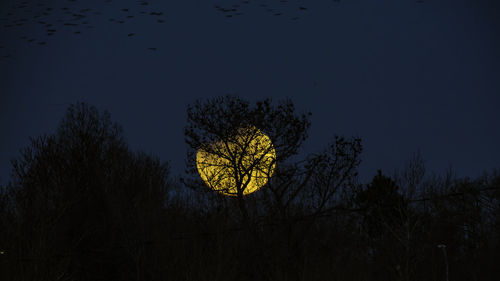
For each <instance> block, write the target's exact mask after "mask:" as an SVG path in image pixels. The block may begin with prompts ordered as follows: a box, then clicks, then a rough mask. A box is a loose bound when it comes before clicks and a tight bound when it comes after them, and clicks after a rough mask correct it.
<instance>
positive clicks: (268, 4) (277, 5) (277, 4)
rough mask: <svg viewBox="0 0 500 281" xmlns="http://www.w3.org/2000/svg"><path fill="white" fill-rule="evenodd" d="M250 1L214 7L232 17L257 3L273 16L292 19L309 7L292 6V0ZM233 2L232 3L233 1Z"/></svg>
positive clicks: (221, 4)
mask: <svg viewBox="0 0 500 281" xmlns="http://www.w3.org/2000/svg"><path fill="white" fill-rule="evenodd" d="M254 1H255V0H253V1H250V0H243V1H241V2H239V3H236V4H235V3H234V1H230V2H228V3H226V4H223V3H218V4H215V5H214V7H215V9H216V10H217V11H219V12H221V13H222V14H223V15H224V16H225V17H227V18H232V17H236V16H241V15H245V10H246V9H250V8H254V6H255V4H256V6H257V7H258V8H260V9H261V10H263V11H265V12H267V13H269V14H271V15H273V16H284V17H286V16H287V15H288V17H289V18H290V19H291V20H298V19H300V16H301V14H302V13H304V12H305V11H306V10H307V8H306V7H304V6H303V5H301V4H300V3H296V5H292V6H293V7H290V6H291V0H275V1H265V2H263V1H260V2H258V3H257V1H255V2H254ZM332 1H333V2H334V3H338V2H340V0H332ZM231 2H232V3H231Z"/></svg>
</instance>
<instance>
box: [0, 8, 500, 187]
mask: <svg viewBox="0 0 500 281" xmlns="http://www.w3.org/2000/svg"><path fill="white" fill-rule="evenodd" d="M424 1H425V2H424V3H417V2H416V1H414V0H393V1H388V0H341V1H340V2H332V1H326V0H325V1H323V0H322V1H319V0H315V1H307V2H306V1H292V0H290V1H288V2H286V3H282V2H280V1H278V0H274V1H264V0H260V1H252V0H250V3H249V4H245V3H241V1H230V0H224V1H218V2H217V1H202V0H183V1H149V2H148V5H140V3H137V1H135V0H133V1H128V0H127V1H113V2H106V1H97V0H92V1H85V2H82V3H80V2H79V0H77V1H76V2H71V1H69V2H68V1H45V2H43V1H40V2H43V3H45V4H46V6H41V7H36V8H32V11H31V12H29V11H26V8H23V10H22V9H15V10H12V11H11V9H10V8H9V7H11V6H12V5H19V4H16V3H21V2H22V1H12V0H11V1H4V2H2V4H0V5H1V6H0V17H2V18H3V19H1V22H0V24H1V25H0V35H1V36H0V46H2V48H0V57H1V58H0V77H1V78H0V94H1V97H0V104H1V108H0V126H1V128H2V132H3V133H2V138H1V141H0V183H5V182H6V181H7V180H8V174H9V171H10V163H9V159H11V158H14V157H17V156H18V155H19V153H18V150H19V149H20V148H22V147H24V146H26V145H27V144H28V143H29V141H28V137H30V136H38V135H40V134H43V133H50V132H53V131H54V129H55V128H56V127H57V125H58V122H59V120H60V119H61V118H62V117H63V114H64V112H65V109H66V106H65V105H64V104H65V103H73V102H75V101H77V100H79V101H85V102H88V103H90V104H92V105H95V106H97V107H98V108H99V109H107V110H109V111H110V112H111V114H112V118H113V119H114V120H115V121H117V122H119V123H120V124H121V125H122V126H123V128H124V130H125V135H126V137H127V140H128V142H129V143H130V145H131V147H132V148H133V149H141V150H144V151H146V152H148V153H152V154H155V155H158V156H159V157H160V158H161V159H162V160H167V161H169V162H170V163H171V166H172V169H173V172H174V174H177V173H180V172H182V171H183V169H184V168H183V166H184V159H185V151H186V145H185V144H184V136H183V128H184V125H185V120H186V114H185V108H186V105H187V104H188V103H190V102H193V101H194V100H196V99H197V98H204V97H212V96H218V95H226V94H237V95H240V96H241V97H243V98H247V99H250V100H256V99H260V98H265V97H271V98H273V99H275V100H279V99H282V98H285V97H289V98H291V99H292V100H293V101H294V102H295V103H296V105H297V108H298V110H299V111H311V112H312V113H313V115H312V127H311V130H310V138H309V139H308V141H307V143H306V144H305V146H304V150H303V151H304V152H314V151H319V150H321V149H322V148H323V147H324V146H325V145H326V144H327V143H328V142H329V141H330V140H332V139H333V136H334V135H335V134H340V135H345V136H350V135H357V136H360V137H362V139H363V144H364V152H363V154H362V160H363V162H362V165H361V168H360V172H361V178H362V179H363V180H365V181H366V180H367V179H369V178H371V177H372V176H373V175H374V174H375V172H376V170H377V169H378V168H382V169H383V170H384V171H387V172H388V173H392V171H393V170H394V169H396V168H400V167H401V166H402V165H403V164H404V162H405V161H406V160H407V159H409V158H410V157H411V155H412V153H413V152H415V151H417V150H420V151H421V152H422V154H423V157H424V159H425V160H426V164H427V168H428V170H429V171H435V172H438V173H441V172H443V171H444V170H446V169H447V168H448V167H449V166H450V165H451V166H452V167H453V168H454V169H455V171H456V172H457V174H458V175H470V176H476V175H478V174H480V173H481V172H482V171H483V170H485V169H491V168H500V160H499V159H500V149H499V148H498V145H499V144H500V130H499V128H500V126H499V121H500V110H499V108H500V51H499V50H500V36H499V35H500V9H499V6H500V5H499V4H497V3H496V1H493V0H491V1H489V0H469V1H464V0H424ZM28 2H29V3H28V4H29V5H32V4H33V3H38V2H33V1H28ZM216 3H219V4H220V5H222V6H223V7H230V6H231V5H233V4H238V5H240V7H238V8H237V10H238V11H237V12H242V13H243V15H234V16H233V17H230V18H229V17H226V16H225V15H227V14H228V13H223V12H220V11H218V10H216V9H215V8H214V4H216ZM262 3H266V4H267V5H268V7H261V6H260V4H262ZM32 6H33V5H32ZM47 7H49V9H51V10H49V12H48V13H47V15H45V16H44V17H45V18H44V19H43V20H41V18H37V19H36V21H35V20H33V19H29V21H26V22H23V25H19V26H16V25H15V23H14V26H13V27H6V25H8V24H9V23H8V22H12V21H13V20H15V19H20V18H23V17H24V18H28V17H30V16H31V18H32V16H33V15H35V14H36V13H38V12H40V11H43V9H46V8H47ZM64 7H68V9H70V10H72V11H80V10H81V9H85V8H90V9H91V10H90V11H83V12H81V14H85V13H86V14H85V16H86V18H84V19H83V18H82V19H78V20H79V25H78V26H64V24H63V23H64V22H67V21H68V20H69V18H68V17H69V15H64V16H67V17H66V18H65V19H64V21H61V22H57V20H58V19H63V14H62V12H61V11H63V10H61V8H64ZM299 7H306V8H307V9H306V10H301V9H299ZM123 8H127V9H129V10H128V11H123V10H122V9H123ZM267 9H273V10H272V11H271V12H269V11H267ZM21 10H22V11H21ZM37 11H38V12H37ZM96 11H98V12H99V13H100V14H95V12H96ZM141 11H143V12H144V14H141V13H140V12H141ZM8 12H11V13H12V15H7V13H8ZM151 12H155V13H156V12H162V13H163V14H162V15H150V13H151ZM77 13H78V12H77ZM235 13H236V12H233V14H235ZM276 13H281V14H280V15H274V14H276ZM130 15H133V16H134V17H133V18H132V17H130V18H127V16H130ZM294 17H299V19H296V20H292V18H294ZM42 18H43V17H42ZM110 19H113V21H110ZM158 19H160V20H162V21H164V22H162V23H159V22H158ZM120 20H123V21H124V23H118V22H117V21H120ZM37 21H43V22H44V23H47V22H50V23H52V26H48V27H46V26H43V25H42V23H37ZM83 21H88V23H86V24H83V23H82V22H83ZM17 23H19V21H18V22H17ZM50 23H49V24H50ZM87 26H92V28H90V27H87ZM47 29H56V30H57V31H56V32H54V34H52V35H50V36H48V35H47V34H46V33H47ZM76 31H79V32H80V33H79V34H75V33H74V32H76ZM130 33H134V35H133V36H128V35H129V34H130ZM24 36H26V37H24ZM30 39H34V40H33V42H28V40H30ZM40 42H45V44H44V45H39V43H40ZM148 48H156V50H149V49H148ZM5 56H7V57H5Z"/></svg>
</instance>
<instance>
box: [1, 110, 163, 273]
mask: <svg viewBox="0 0 500 281" xmlns="http://www.w3.org/2000/svg"><path fill="white" fill-rule="evenodd" d="M167 175H168V167H167V166H166V164H162V163H160V161H159V160H157V159H153V158H152V157H151V156H147V155H145V154H141V153H139V154H135V153H132V152H130V151H129V149H128V147H127V145H126V144H125V142H124V138H123V135H122V130H121V128H120V127H119V126H118V125H117V124H116V123H113V122H111V120H110V115H109V113H107V112H104V113H100V112H99V111H98V110H97V109H96V108H95V107H91V106H88V105H86V104H84V103H77V104H75V105H71V106H70V107H69V108H68V110H67V113H66V116H65V118H64V119H63V120H62V122H61V123H60V125H59V127H58V129H57V133H56V134H53V135H45V136H42V137H39V138H35V139H32V140H31V145H30V146H29V147H27V148H25V149H24V150H23V151H22V155H21V157H20V158H19V159H17V160H14V161H13V172H12V181H11V183H10V185H9V186H8V188H9V192H10V194H9V196H10V199H11V200H12V203H13V204H14V207H13V214H12V216H13V221H14V224H13V225H11V226H10V229H11V230H12V231H13V232H14V233H13V234H15V236H16V239H15V240H14V241H12V243H11V244H9V245H7V246H8V247H7V249H6V250H7V251H8V253H9V255H8V258H9V262H11V264H12V265H15V267H13V268H11V270H13V271H16V272H17V273H18V274H17V275H16V274H13V276H17V277H18V278H20V279H21V280H26V279H33V280H34V279H36V280H58V279H59V280H66V279H77V280H128V279H129V278H130V276H135V277H136V279H137V280H142V279H143V278H146V277H147V276H148V274H149V273H148V270H151V269H148V268H145V267H144V260H145V259H148V258H149V257H148V256H147V255H145V252H147V251H148V249H146V244H145V243H146V242H147V241H150V240H151V239H153V237H156V236H157V235H158V231H157V230H158V229H159V227H158V226H157V225H158V224H159V223H161V216H162V212H163V208H164V199H165V195H166V187H167V184H166V177H167ZM19 257H22V260H23V262H22V263H15V260H14V259H16V258H19Z"/></svg>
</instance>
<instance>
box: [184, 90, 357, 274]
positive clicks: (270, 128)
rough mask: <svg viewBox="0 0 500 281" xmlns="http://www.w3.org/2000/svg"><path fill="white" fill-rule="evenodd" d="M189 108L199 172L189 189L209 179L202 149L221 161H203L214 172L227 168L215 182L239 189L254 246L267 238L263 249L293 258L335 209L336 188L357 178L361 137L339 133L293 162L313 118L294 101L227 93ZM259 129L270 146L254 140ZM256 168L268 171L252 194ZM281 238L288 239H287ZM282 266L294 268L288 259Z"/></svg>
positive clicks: (191, 167) (192, 159)
mask: <svg viewBox="0 0 500 281" xmlns="http://www.w3.org/2000/svg"><path fill="white" fill-rule="evenodd" d="M187 113H188V114H187V116H188V124H187V126H186V129H185V136H186V142H187V144H188V146H189V148H188V152H187V156H188V160H187V161H188V162H187V164H188V171H187V172H188V173H189V174H190V175H192V176H194V178H190V179H186V180H185V183H187V184H188V185H189V186H191V187H201V186H204V185H205V183H204V182H202V181H201V180H200V179H199V175H198V173H199V172H200V171H199V168H198V169H197V165H198V166H199V165H200V164H199V162H200V161H199V160H200V159H199V157H198V163H197V157H196V156H195V155H196V153H197V152H198V153H199V151H200V150H201V151H203V153H207V154H210V155H213V157H216V158H221V159H224V161H219V162H217V161H204V162H203V166H204V167H206V166H209V165H210V164H211V163H212V164H211V165H213V166H216V168H217V169H216V168H214V169H216V170H217V171H219V169H220V168H221V166H222V167H223V168H224V169H225V170H228V171H230V172H229V173H227V174H226V173H224V177H225V178H230V179H228V180H220V177H217V178H216V183H215V184H223V185H224V184H225V185H226V186H225V187H224V186H223V187H222V188H225V189H226V190H231V189H233V188H234V190H236V192H233V193H234V194H232V195H235V197H236V201H237V203H238V204H237V205H238V209H239V212H240V214H241V218H242V221H243V223H244V226H245V228H246V229H247V231H248V233H249V234H250V235H251V240H252V241H254V242H255V243H256V244H257V243H263V244H264V243H266V242H263V241H264V240H266V241H267V243H269V244H266V246H265V247H264V249H263V251H274V252H282V253H283V255H285V257H283V258H285V259H287V260H290V261H292V260H294V259H296V257H297V255H299V251H301V248H302V243H303V241H304V240H305V238H306V237H307V234H308V231H309V229H310V226H311V225H312V224H314V221H315V219H316V218H317V217H319V216H321V215H324V214H326V213H328V212H331V211H332V210H334V209H335V208H336V207H338V205H337V204H335V199H339V196H340V195H339V193H338V191H339V190H340V189H341V188H342V187H346V186H349V185H350V184H352V183H353V180H354V178H355V177H356V167H357V165H358V164H359V158H358V156H359V154H360V152H361V144H360V139H358V138H353V139H351V140H347V139H345V138H342V137H336V138H335V141H334V142H333V143H332V144H331V145H330V146H329V147H328V148H327V149H325V150H324V151H322V152H320V153H318V154H314V155H310V156H309V157H308V159H307V160H305V161H292V160H291V157H292V156H293V155H295V154H297V151H298V149H299V148H300V146H301V144H302V142H303V141H304V140H305V139H306V137H307V129H308V128H309V126H310V122H309V114H297V113H296V112H295V107H294V105H293V103H292V102H291V101H290V100H285V101H283V102H280V103H278V104H276V105H274V104H273V103H272V101H271V100H270V99H265V100H262V101H257V102H256V103H255V104H251V103H250V102H248V101H245V100H242V99H241V98H238V97H235V96H224V97H219V98H214V99H209V100H203V101H202V100H198V101H196V102H195V103H194V104H193V105H189V106H188V110H187ZM260 132H263V134H265V135H267V136H268V137H269V139H270V142H271V143H272V146H269V145H255V146H254V145H251V144H252V143H259V142H260V139H261V136H262V134H261V133H260ZM242 136H244V137H242ZM214 144H215V145H214ZM271 150H272V151H273V152H274V151H275V154H274V153H273V154H272V155H273V157H265V155H268V153H269V152H270V151H271ZM274 155H275V156H274ZM203 158H206V156H204V157H203ZM247 159H250V160H247ZM255 170H256V171H259V172H261V173H260V174H262V175H266V180H265V183H266V186H265V187H264V188H262V191H259V192H257V193H256V194H255V196H254V195H251V196H244V195H245V189H246V188H247V187H248V185H247V183H248V181H249V178H251V176H252V175H254V174H255V173H254V171H255ZM269 171H274V172H273V173H271V172H269ZM203 177H204V175H202V178H203ZM233 186H235V187H233ZM203 188H204V187H203ZM205 190H206V188H205ZM223 193H224V192H223ZM335 195H339V196H337V197H336V196H335ZM228 200H230V198H229V199H228ZM301 220H302V221H303V220H307V221H308V225H302V226H301V227H298V221H301ZM276 222H279V225H276ZM266 224H267V225H269V224H273V225H274V226H273V227H271V228H270V229H275V230H271V233H266V230H265V229H264V228H266V227H265V225H266ZM276 227H277V229H278V230H276ZM264 237H265V238H264ZM283 241H288V243H287V244H286V245H284V244H283V243H282V242H283ZM263 244H262V245H263ZM270 249H272V250H270ZM261 254H262V253H260V255H261ZM280 259H281V258H280ZM275 262H278V263H282V261H275ZM293 262H296V261H293ZM283 266H284V267H286V268H288V269H290V268H291V267H293V265H292V264H291V263H288V262H286V264H285V265H283Z"/></svg>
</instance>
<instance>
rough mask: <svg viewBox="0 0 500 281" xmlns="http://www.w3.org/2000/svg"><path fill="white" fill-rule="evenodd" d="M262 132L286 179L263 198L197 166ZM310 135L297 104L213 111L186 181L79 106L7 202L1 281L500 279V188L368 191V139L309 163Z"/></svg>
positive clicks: (386, 180) (426, 186)
mask: <svg viewBox="0 0 500 281" xmlns="http://www.w3.org/2000/svg"><path fill="white" fill-rule="evenodd" d="M249 124H251V125H253V126H255V127H257V128H259V129H260V130H262V131H263V132H264V133H265V134H266V135H268V136H269V138H270V139H271V141H272V142H273V144H274V149H276V155H277V157H276V163H266V164H267V165H274V164H275V165H276V168H275V171H274V174H273V175H272V176H271V175H270V176H269V178H268V180H269V181H268V182H267V184H266V186H264V187H263V188H262V189H261V190H259V191H257V192H255V193H252V194H249V195H247V196H243V195H242V194H243V190H244V188H246V187H245V184H244V183H242V182H240V183H239V185H238V188H239V191H238V194H236V196H231V197H229V196H224V195H222V194H221V193H217V192H214V191H212V190H210V189H209V188H207V187H206V186H205V183H204V182H203V181H201V179H200V178H199V176H198V175H197V170H196V162H195V158H194V155H195V153H196V151H197V150H198V149H200V148H201V147H205V148H206V149H210V147H209V146H204V144H206V143H210V142H213V141H228V142H229V141H231V136H232V134H234V132H236V131H237V130H238V128H246V126H247V125H249ZM309 125H310V122H309V114H298V113H297V112H296V110H295V108H294V105H293V103H292V102H291V101H290V100H285V101H283V102H280V103H277V104H275V103H273V102H272V101H271V100H267V99H266V100H262V101H259V102H256V103H250V102H247V101H245V100H242V99H240V98H237V97H231V96H227V97H221V98H215V99H209V100H200V101H197V102H195V103H194V104H192V105H189V106H188V122H187V126H186V131H185V135H186V142H187V143H188V145H189V149H188V159H187V160H188V162H187V175H186V177H184V178H183V179H182V180H181V181H177V180H175V179H174V177H172V176H171V175H170V174H169V169H168V165H167V164H166V163H164V162H162V161H160V160H159V159H157V158H155V157H153V156H151V155H147V154H144V153H141V152H132V151H131V150H130V149H129V147H128V146H127V144H126V142H125V139H124V137H123V133H122V130H121V128H120V126H118V125H117V124H116V123H114V122H112V121H111V118H110V115H109V114H108V113H107V112H99V111H98V110H97V109H96V108H94V107H92V106H88V105H86V104H83V103H77V104H75V105H71V106H70V107H69V108H68V110H67V113H66V116H65V117H64V118H63V120H62V121H61V123H60V125H59V127H58V129H57V131H56V132H55V133H54V134H49V135H43V136H40V137H38V138H33V139H32V140H31V144H30V145H29V146H28V147H26V148H25V149H23V150H22V151H21V152H20V155H19V157H18V158H17V159H16V160H14V161H12V174H11V179H10V181H9V183H8V185H7V186H5V187H0V229H1V230H0V280H42V281H43V280H50V281H53V280H342V281H348V280H360V281H361V280H384V281H386V280H404V281H412V280H464V281H465V280H497V279H498V276H499V273H500V272H499V271H500V270H499V269H498V266H497V264H496V263H497V261H498V260H499V258H500V251H499V250H500V174H499V173H497V172H495V171H493V172H490V173H485V174H484V175H483V176H481V177H478V178H476V179H470V178H457V177H455V176H453V174H452V173H451V172H450V173H448V174H446V175H443V176H438V175H427V173H426V171H425V165H424V162H423V160H422V157H421V155H420V154H415V155H414V156H413V158H411V159H410V161H409V162H408V164H407V165H406V166H405V167H403V168H402V169H401V171H399V172H396V173H395V174H394V175H392V176H389V175H387V174H384V173H383V172H382V171H378V173H377V174H376V175H375V176H374V178H373V180H372V181H371V182H370V183H368V184H361V183H359V182H358V180H357V171H356V170H357V166H358V164H359V162H360V158H359V157H360V153H361V140H360V139H359V138H356V137H354V138H345V137H340V136H339V137H336V138H334V139H333V140H332V142H331V143H330V145H327V146H326V148H325V149H324V150H322V151H320V152H318V153H316V154H312V155H309V156H307V157H305V159H300V156H301V155H300V154H297V152H298V150H299V148H300V146H301V144H302V142H303V141H304V140H305V139H306V138H307V129H308V128H309ZM242 151H245V149H243V150H242ZM251 152H252V151H250V153H251ZM233 160H234V161H235V162H234V163H235V167H239V169H253V168H256V167H259V165H257V164H256V165H251V166H244V167H243V166H241V165H239V166H238V161H237V160H238V158H237V157H236V158H234V159H233ZM242 167H243V168H242ZM244 173H247V174H250V173H251V171H249V170H245V171H244Z"/></svg>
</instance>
